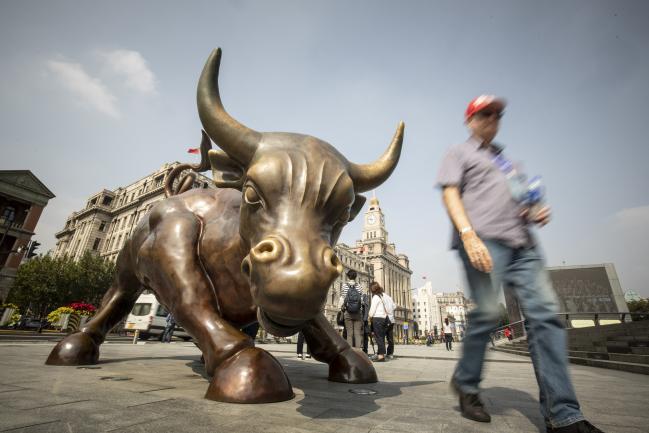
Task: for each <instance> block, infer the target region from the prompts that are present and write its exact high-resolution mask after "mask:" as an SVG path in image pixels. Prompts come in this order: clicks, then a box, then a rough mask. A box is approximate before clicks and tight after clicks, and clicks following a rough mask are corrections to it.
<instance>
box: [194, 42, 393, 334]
mask: <svg viewBox="0 0 649 433" xmlns="http://www.w3.org/2000/svg"><path fill="white" fill-rule="evenodd" d="M220 61H221V50H220V49H216V50H214V51H213V52H212V54H211V55H210V57H209V59H208V60H207V63H206V64H205V68H204V69H203V73H202V74H201V78H200V81H199V84H198V95H197V99H198V112H199V115H200V118H201V122H202V124H203V127H204V129H205V131H206V132H207V134H208V135H209V136H210V138H211V139H212V140H213V141H214V142H215V143H216V144H217V145H218V146H219V147H220V148H221V149H222V150H210V151H209V159H210V163H211V166H212V172H213V175H214V180H215V182H216V185H217V186H220V187H229V188H236V189H239V190H240V191H242V198H243V199H242V203H241V215H240V235H241V238H242V240H243V241H244V244H245V245H246V248H250V251H249V254H248V255H247V256H246V257H245V259H244V260H243V262H242V263H241V270H242V272H243V273H244V274H245V275H246V276H247V277H248V278H249V281H250V289H251V293H252V298H253V300H254V302H255V304H256V305H257V307H258V314H257V316H258V318H259V320H260V322H261V323H262V325H264V327H265V328H266V329H267V330H268V331H270V332H271V333H273V334H275V335H291V334H293V333H295V332H296V330H297V329H299V328H300V326H301V325H302V324H303V323H304V322H305V321H306V320H309V319H312V318H313V317H315V315H316V314H318V313H320V312H321V311H322V308H323V306H324V303H325V299H326V296H327V290H328V288H329V286H330V285H331V283H332V282H333V280H334V279H335V278H336V277H337V276H338V275H339V274H340V273H341V272H342V270H343V266H342V264H341V263H340V261H339V260H338V258H337V257H336V255H335V254H334V251H333V249H332V245H334V243H335V242H336V240H337V239H338V236H339V235H340V232H341V230H342V228H343V227H344V226H345V224H347V223H348V222H349V221H351V220H352V219H353V218H354V217H355V216H356V214H358V212H359V211H360V210H361V209H362V207H363V204H364V203H365V197H363V196H361V195H359V194H358V193H360V192H363V191H368V190H370V189H373V188H375V187H377V186H378V185H380V184H381V183H383V182H384V181H385V180H386V179H387V178H388V177H389V176H390V174H391V173H392V171H393V170H394V168H395V167H396V165H397V162H398V161H399V156H400V154H401V145H402V142H403V129H404V125H403V122H402V123H400V124H399V127H398V128H397V132H396V134H395V135H394V138H393V139H392V143H391V144H390V146H389V147H388V149H387V151H386V152H385V153H384V154H383V156H382V157H381V158H380V159H379V160H378V161H376V162H374V163H372V164H368V165H359V164H354V163H351V162H349V161H347V159H346V158H345V157H344V156H343V155H341V154H340V153H339V152H338V151H337V150H336V149H335V148H334V147H332V146H331V145H330V144H328V143H326V142H324V141H322V140H319V139H317V138H315V137H311V136H308V135H300V134H291V133H278V132H272V133H260V132H257V131H254V130H252V129H250V128H247V127H246V126H244V125H242V124H240V123H239V122H237V121H236V120H234V119H233V118H232V117H230V115H229V114H228V113H227V112H226V111H225V109H224V108H223V105H222V103H221V97H220V95H219V87H218V74H219V65H220Z"/></svg>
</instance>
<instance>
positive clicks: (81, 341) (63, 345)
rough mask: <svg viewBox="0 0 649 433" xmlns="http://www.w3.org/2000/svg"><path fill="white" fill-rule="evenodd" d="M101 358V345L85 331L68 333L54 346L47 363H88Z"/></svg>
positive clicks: (94, 362) (95, 361)
mask: <svg viewBox="0 0 649 433" xmlns="http://www.w3.org/2000/svg"><path fill="white" fill-rule="evenodd" d="M98 360H99V346H98V345H97V343H95V341H94V340H93V339H92V338H91V337H90V336H89V335H88V334H86V333H85V332H77V333H74V334H71V335H68V336H67V337H65V338H64V339H63V340H61V341H59V344H57V345H56V346H54V349H52V352H50V356H48V357H47V361H45V364H48V365H88V364H96V363H97V361H98Z"/></svg>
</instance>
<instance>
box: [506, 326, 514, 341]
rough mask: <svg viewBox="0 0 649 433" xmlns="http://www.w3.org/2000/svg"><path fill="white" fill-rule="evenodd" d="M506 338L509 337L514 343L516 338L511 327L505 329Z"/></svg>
mask: <svg viewBox="0 0 649 433" xmlns="http://www.w3.org/2000/svg"><path fill="white" fill-rule="evenodd" d="M505 337H507V339H508V340H509V341H512V340H513V339H514V336H513V335H512V329H511V328H510V327H509V326H508V327H506V328H505Z"/></svg>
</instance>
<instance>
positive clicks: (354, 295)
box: [345, 285, 362, 314]
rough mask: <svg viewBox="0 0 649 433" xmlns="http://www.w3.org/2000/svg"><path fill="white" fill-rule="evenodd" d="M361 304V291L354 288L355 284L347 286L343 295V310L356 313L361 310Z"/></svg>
mask: <svg viewBox="0 0 649 433" xmlns="http://www.w3.org/2000/svg"><path fill="white" fill-rule="evenodd" d="M361 304H362V299H361V293H360V292H359V291H358V289H356V286H355V285H354V286H349V287H348V288H347V296H346V297H345V311H347V312H348V313H350V314H354V313H358V312H360V311H361Z"/></svg>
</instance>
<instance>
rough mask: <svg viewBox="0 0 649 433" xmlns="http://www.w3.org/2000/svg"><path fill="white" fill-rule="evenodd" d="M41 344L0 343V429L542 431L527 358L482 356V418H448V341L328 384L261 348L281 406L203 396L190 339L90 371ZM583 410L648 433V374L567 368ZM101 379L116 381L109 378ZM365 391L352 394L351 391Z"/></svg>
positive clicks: (120, 350)
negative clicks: (365, 376) (363, 377)
mask: <svg viewBox="0 0 649 433" xmlns="http://www.w3.org/2000/svg"><path fill="white" fill-rule="evenodd" d="M52 347H53V343H51V342H30V343H15V342H12V343H10V344H9V343H2V342H0V432H4V431H10V432H25V433H27V432H29V433H32V432H39V433H43V432H57V433H60V432H66V433H67V432H69V433H75V432H102V431H106V432H107V431H112V432H128V433H136V432H137V433H147V432H156V433H160V432H210V433H219V432H228V433H231V432H244V433H245V432H263V433H274V432H278V433H279V432H281V433H304V432H316V433H317V432H330V433H348V432H349V433H355V432H364V433H368V432H371V433H386V432H397V433H398V432H406V433H417V432H503V433H508V432H543V431H545V430H544V425H543V420H542V418H541V415H540V413H539V409H538V388H537V385H536V381H535V377H534V372H533V369H532V365H531V363H530V361H529V358H521V357H518V356H515V355H510V354H505V353H498V352H489V353H488V354H487V360H488V362H487V363H486V364H485V380H484V382H483V389H484V391H483V394H482V395H483V400H484V401H485V404H486V406H487V409H488V411H489V412H490V413H491V414H492V422H491V423H490V424H480V423H475V422H472V421H469V420H466V419H464V418H462V417H460V415H459V407H458V402H457V399H456V398H455V396H454V395H452V394H451V393H450V391H449V387H448V381H449V379H450V377H451V374H452V372H453V368H454V367H455V363H456V362H457V359H458V357H459V355H460V349H461V348H460V347H457V348H456V350H454V351H453V352H447V351H446V350H444V349H443V347H440V346H434V347H432V348H428V347H425V346H397V354H398V355H400V356H399V358H398V359H396V360H394V361H390V362H386V363H380V364H376V368H377V372H378V375H379V378H380V380H381V381H380V382H379V383H377V384H367V385H349V384H341V383H334V382H329V381H327V380H326V377H327V371H328V370H327V366H326V365H324V364H321V363H319V362H317V361H314V360H298V359H296V357H295V354H294V350H295V345H289V344H280V345H277V344H272V345H271V344H267V345H260V347H262V348H264V349H266V350H268V351H270V352H271V353H273V354H274V355H275V356H276V357H277V358H278V360H279V361H280V362H281V364H282V365H283V366H284V368H285V369H286V371H287V374H288V376H289V378H290V380H291V383H292V385H293V387H294V390H295V393H296V397H295V398H294V399H293V400H291V401H287V402H281V403H273V404H262V405H236V404H227V403H219V402H213V401H209V400H205V399H204V398H203V396H204V394H205V391H206V390H207V386H208V381H207V377H206V375H205V371H204V368H203V366H202V364H201V363H200V361H199V359H200V353H199V351H198V349H197V348H196V347H195V346H194V345H193V344H191V343H175V344H173V343H172V344H159V343H150V344H137V345H131V344H120V343H112V344H106V345H104V346H102V348H101V361H100V363H99V364H98V365H97V366H98V367H100V368H98V369H85V368H76V367H53V366H45V365H44V362H45V359H46V357H47V355H48V353H49V351H50V350H51V349H52ZM570 368H571V372H572V376H573V379H574V383H575V388H576V389H577V393H578V395H579V397H580V402H581V404H582V410H583V412H584V413H585V415H586V417H587V418H588V419H589V420H591V422H593V423H594V424H596V425H598V426H599V427H600V428H602V429H603V430H604V431H606V432H614V433H615V432H619V433H640V432H645V433H646V432H649V377H647V376H645V375H639V374H633V373H626V372H620V371H614V370H605V369H597V368H593V367H587V366H578V365H572V366H571V367H570ZM107 377H112V378H114V377H118V378H119V377H122V378H127V379H128V380H118V381H113V380H109V379H106V378H107ZM359 388H362V389H369V390H373V391H376V392H377V393H376V394H374V395H358V394H353V393H351V392H349V391H350V390H351V389H359Z"/></svg>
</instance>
